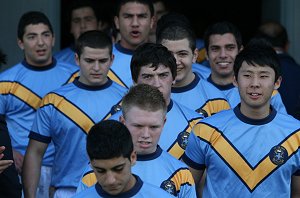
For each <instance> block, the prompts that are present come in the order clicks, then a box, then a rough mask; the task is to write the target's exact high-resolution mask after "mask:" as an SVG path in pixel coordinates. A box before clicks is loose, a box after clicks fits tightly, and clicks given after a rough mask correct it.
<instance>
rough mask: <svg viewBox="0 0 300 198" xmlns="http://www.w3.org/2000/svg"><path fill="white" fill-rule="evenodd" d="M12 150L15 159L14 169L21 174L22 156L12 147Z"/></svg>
mask: <svg viewBox="0 0 300 198" xmlns="http://www.w3.org/2000/svg"><path fill="white" fill-rule="evenodd" d="M12 151H13V157H14V161H15V166H16V170H17V172H18V173H19V174H21V173H22V167H23V159H24V156H23V155H22V154H21V153H19V152H18V151H16V150H14V149H13V150H12Z"/></svg>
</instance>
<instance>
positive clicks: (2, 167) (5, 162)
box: [0, 146, 13, 174]
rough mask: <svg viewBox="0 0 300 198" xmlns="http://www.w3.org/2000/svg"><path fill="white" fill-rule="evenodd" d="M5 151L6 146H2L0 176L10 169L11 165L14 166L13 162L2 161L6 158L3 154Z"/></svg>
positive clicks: (0, 149)
mask: <svg viewBox="0 0 300 198" xmlns="http://www.w3.org/2000/svg"><path fill="white" fill-rule="evenodd" d="M4 150H5V147H4V146H0V174H1V173H2V172H3V171H4V170H5V169H6V168H8V167H9V166H10V165H12V163H13V161H12V160H2V158H3V157H4V154H3V153H2V152H3V151H4Z"/></svg>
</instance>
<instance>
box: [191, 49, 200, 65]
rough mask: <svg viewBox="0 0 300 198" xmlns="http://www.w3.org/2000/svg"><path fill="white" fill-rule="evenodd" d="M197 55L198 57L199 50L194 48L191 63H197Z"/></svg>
mask: <svg viewBox="0 0 300 198" xmlns="http://www.w3.org/2000/svg"><path fill="white" fill-rule="evenodd" d="M198 55H199V50H198V49H197V48H196V49H195V50H194V53H193V60H192V62H193V63H195V62H196V61H197V58H198Z"/></svg>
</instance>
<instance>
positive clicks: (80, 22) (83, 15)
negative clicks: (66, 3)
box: [70, 7, 98, 40]
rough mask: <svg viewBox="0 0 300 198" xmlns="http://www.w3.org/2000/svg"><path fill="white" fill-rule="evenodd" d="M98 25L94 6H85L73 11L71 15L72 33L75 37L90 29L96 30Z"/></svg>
mask: <svg viewBox="0 0 300 198" xmlns="http://www.w3.org/2000/svg"><path fill="white" fill-rule="evenodd" d="M97 27H98V23H97V18H96V16H95V13H94V11H93V9H92V8H90V7H83V8H78V9H75V10H73V11H72V16H71V31H70V32H71V34H73V36H74V39H75V40H77V39H78V37H79V36H80V35H81V34H82V33H84V32H86V31H89V30H96V29H97Z"/></svg>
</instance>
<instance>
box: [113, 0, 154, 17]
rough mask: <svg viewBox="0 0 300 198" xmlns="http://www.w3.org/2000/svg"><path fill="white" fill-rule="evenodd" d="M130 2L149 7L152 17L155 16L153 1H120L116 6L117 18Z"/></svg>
mask: <svg viewBox="0 0 300 198" xmlns="http://www.w3.org/2000/svg"><path fill="white" fill-rule="evenodd" d="M129 2H136V3H139V4H143V5H146V6H148V7H149V10H150V14H151V17H153V16H154V6H153V3H152V1H151V0H118V1H117V5H116V10H115V16H119V14H120V10H121V7H122V6H123V5H125V4H126V3H129Z"/></svg>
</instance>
